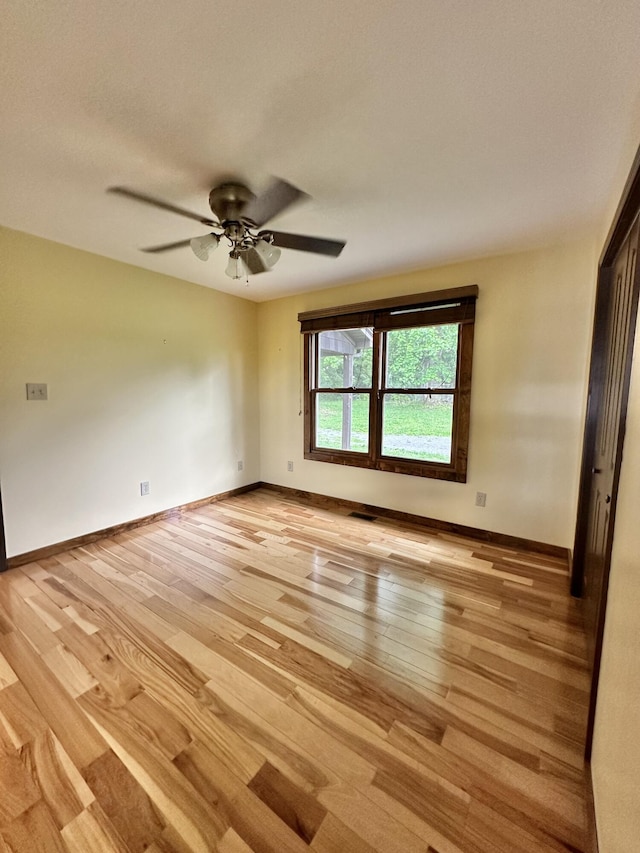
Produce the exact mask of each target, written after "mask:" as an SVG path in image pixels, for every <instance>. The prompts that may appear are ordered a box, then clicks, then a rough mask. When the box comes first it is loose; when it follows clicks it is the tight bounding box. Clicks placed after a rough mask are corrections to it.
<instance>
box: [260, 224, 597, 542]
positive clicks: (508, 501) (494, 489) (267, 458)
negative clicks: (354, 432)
mask: <svg viewBox="0 0 640 853" xmlns="http://www.w3.org/2000/svg"><path fill="white" fill-rule="evenodd" d="M594 248H595V243H594V242H589V241H583V242H578V243H573V244H569V245H565V246H560V247H557V248H553V249H548V250H544V251H536V252H527V253H521V254H514V255H507V256H503V257H498V258H489V259H482V260H478V261H473V262H469V263H464V264H457V265H454V266H448V267H445V268H442V269H436V270H425V271H421V272H415V273H411V274H406V275H399V276H395V277H388V278H384V279H377V280H374V281H368V282H360V283H357V284H352V285H347V286H344V287H339V288H332V289H330V290H324V291H316V292H314V293H307V294H301V295H299V296H294V297H289V298H286V299H280V300H274V301H272V302H267V303H263V304H261V305H260V306H259V315H258V316H259V329H260V421H261V431H260V459H261V479H262V480H264V481H265V482H270V483H276V484H284V485H287V486H291V487H294V488H299V489H305V490H308V491H313V492H320V493H322V494H326V495H332V496H336V497H341V498H346V499H350V500H355V501H361V502H366V503H370V504H374V505H377V506H383V507H389V508H393V509H398V510H402V511H405V512H412V513H417V514H419V515H423V516H430V517H433V518H438V519H444V520H447V521H451V522H456V523H460V524H467V525H472V526H474V527H480V528H484V529H488V530H492V531H498V532H501V533H506V534H511V535H514V536H522V537H526V538H529V539H535V540H539V541H543V542H547V543H551V544H554V545H560V546H565V547H570V546H571V545H572V544H573V530H574V525H575V512H576V500H577V487H578V476H579V462H580V448H581V442H582V428H583V415H584V405H585V388H586V377H587V365H588V353H589V345H590V335H591V324H592V316H593V301H594V286H595V285H594V279H595V264H596V257H595V252H594ZM467 284H478V285H479V287H480V296H479V299H478V304H477V314H476V317H477V319H476V333H475V347H474V362H473V389H472V397H471V434H470V445H469V469H468V481H467V483H466V484H459V483H448V482H440V481H436V480H430V479H427V478H422V477H409V476H406V475H401V474H390V473H386V472H379V471H369V470H366V469H358V468H350V467H344V466H340V465H331V464H328V463H323V462H315V461H308V460H305V459H304V458H303V417H302V414H301V413H300V412H301V409H302V345H301V338H302V336H301V335H300V332H299V324H298V322H297V314H298V312H299V311H305V310H310V309H312V308H320V307H328V306H332V305H341V304H347V303H351V302H358V301H364V300H367V299H378V298H383V297H386V296H391V295H396V294H407V293H419V292H422V291H429V290H438V289H440V288H446V287H456V286H460V285H467ZM288 460H292V461H293V462H294V471H293V473H288V472H287V461H288ZM476 491H483V492H486V493H487V505H486V508H484V509H482V508H478V507H476V506H475V505H474V504H475V493H476Z"/></svg>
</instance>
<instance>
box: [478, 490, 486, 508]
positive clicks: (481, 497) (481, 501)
mask: <svg viewBox="0 0 640 853" xmlns="http://www.w3.org/2000/svg"><path fill="white" fill-rule="evenodd" d="M486 505H487V493H486V492H476V506H486Z"/></svg>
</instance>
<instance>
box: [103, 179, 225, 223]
mask: <svg viewBox="0 0 640 853" xmlns="http://www.w3.org/2000/svg"><path fill="white" fill-rule="evenodd" d="M107 192H109V193H115V194H116V195H122V196H124V197H125V198H130V199H133V201H141V202H142V203H143V204H150V205H151V206H152V207H159V208H161V209H162V210H168V211H169V212H170V213H177V214H178V215H179V216H186V217H188V218H189V219H195V221H196V222H201V223H202V224H203V225H215V226H218V223H217V222H214V221H213V219H207V218H206V217H205V216H200V214H199V213H192V212H191V211H190V210H185V209H184V208H183V207H176V205H175V204H169V203H168V202H166V201H161V200H160V199H158V198H153V197H152V196H150V195H144V194H143V193H139V192H136V191H135V190H129V189H127V188H126V187H109V189H108V190H107Z"/></svg>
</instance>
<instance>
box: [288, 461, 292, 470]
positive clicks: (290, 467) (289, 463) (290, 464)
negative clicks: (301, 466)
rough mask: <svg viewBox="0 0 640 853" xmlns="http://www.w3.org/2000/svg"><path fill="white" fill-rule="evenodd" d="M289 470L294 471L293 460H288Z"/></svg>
mask: <svg viewBox="0 0 640 853" xmlns="http://www.w3.org/2000/svg"><path fill="white" fill-rule="evenodd" d="M287 471H293V460H291V459H290V460H289V461H288V462H287Z"/></svg>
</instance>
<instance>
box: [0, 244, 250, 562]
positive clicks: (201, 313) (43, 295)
mask: <svg viewBox="0 0 640 853" xmlns="http://www.w3.org/2000/svg"><path fill="white" fill-rule="evenodd" d="M0 258H1V267H0V478H1V483H2V494H3V504H4V510H5V527H6V535H7V550H8V553H9V555H13V554H18V553H23V552H25V551H28V550H31V549H34V548H38V547H41V546H44V545H48V544H51V543H54V542H59V541H62V540H65V539H68V538H71V537H73V536H78V535H81V534H84V533H88V532H90V531H93V530H97V529H100V528H103V527H107V526H110V525H113V524H117V523H119V522H123V521H127V520H130V519H133V518H138V517H140V516H143V515H147V514H149V513H153V512H156V511H159V510H162V509H167V508H169V507H172V506H176V505H178V504H181V503H185V502H188V501H192V500H197V499H199V498H203V497H206V496H209V495H212V494H215V493H218V492H222V491H226V490H227V489H232V488H234V487H236V486H240V485H243V484H245V483H251V482H255V481H256V480H257V479H258V477H259V462H258V427H257V422H258V397H257V393H258V385H257V327H256V319H257V312H256V306H255V304H253V303H251V302H248V301H247V300H243V299H239V298H236V297H233V296H228V295H225V294H221V293H219V292H216V291H213V290H210V289H208V288H204V287H200V286H198V285H193V284H188V283H186V282H183V281H179V280H177V279H173V278H169V277H167V276H161V275H158V274H156V273H152V272H148V271H146V270H142V269H139V268H137V267H131V266H128V265H126V264H121V263H117V262H115V261H111V260H107V259H105V258H101V257H97V256H95V255H91V254H89V253H86V252H80V251H77V250H75V249H70V248H68V247H65V246H61V245H58V244H56V243H51V242H48V241H44V240H40V239H38V238H35V237H31V236H28V235H26V234H22V233H18V232H15V231H8V230H0ZM27 382H46V383H48V386H49V400H48V401H47V402H28V401H27V400H26V393H25V383H27ZM239 459H242V460H243V461H244V471H243V472H242V473H241V474H240V473H238V470H237V461H238V460H239ZM142 480H148V481H149V482H150V484H151V493H150V495H149V496H148V497H144V498H143V497H140V493H139V483H140V481H142Z"/></svg>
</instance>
